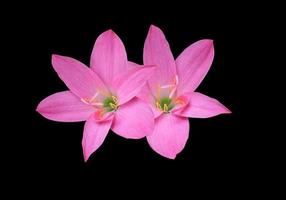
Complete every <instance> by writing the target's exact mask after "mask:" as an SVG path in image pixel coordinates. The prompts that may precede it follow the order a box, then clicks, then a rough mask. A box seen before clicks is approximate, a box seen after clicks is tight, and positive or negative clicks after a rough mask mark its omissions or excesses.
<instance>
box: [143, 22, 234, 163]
mask: <svg viewBox="0 0 286 200" xmlns="http://www.w3.org/2000/svg"><path fill="white" fill-rule="evenodd" d="M213 57H214V47H213V41H212V40H206V39H205V40H200V41H198V42H196V43H194V44H192V45H190V46H189V47H188V48H186V49H185V50H184V51H183V52H182V53H181V54H180V56H179V57H178V58H177V59H176V60H174V58H173V55H172V52H171V50H170V47H169V44H168V42H167V40H166V39H165V36H164V34H163V32H162V31H161V30H160V29H159V28H158V27H155V26H153V25H151V27H150V29H149V32H148V35H147V38H146V40H145V44H144V55H143V60H144V64H145V65H149V64H154V65H156V69H155V72H154V74H153V75H152V77H151V78H150V79H149V80H148V83H147V84H146V85H145V86H144V88H143V89H142V91H141V92H140V93H139V94H138V97H139V98H140V99H142V100H144V101H145V102H147V103H149V105H150V106H151V108H152V110H153V113H154V116H155V128H154V131H153V133H152V134H151V135H149V136H147V141H148V143H149V145H150V146H151V148H152V149H153V150H154V151H155V152H157V153H158V154H160V155H162V156H164V157H167V158H169V159H175V157H176V155H177V154H178V153H180V152H181V151H182V150H183V148H184V146H185V144H186V141H187V139H188V136H189V121H188V117H193V118H208V117H213V116H216V115H219V114H223V113H231V112H230V110H229V109H227V108H226V107H225V106H223V105H222V104H221V103H220V102H218V101H217V100H216V99H213V98H210V97H208V96H206V95H203V94H201V93H199V92H195V90H196V88H197V87H198V86H199V84H200V83H201V81H202V80H203V79H204V77H205V75H206V74H207V72H208V70H209V69H210V66H211V64H212V60H213Z"/></svg>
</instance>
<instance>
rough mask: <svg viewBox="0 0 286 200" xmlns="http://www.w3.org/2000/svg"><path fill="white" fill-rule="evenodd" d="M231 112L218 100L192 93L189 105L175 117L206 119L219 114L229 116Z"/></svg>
mask: <svg viewBox="0 0 286 200" xmlns="http://www.w3.org/2000/svg"><path fill="white" fill-rule="evenodd" d="M229 113H231V111H230V110H229V109H227V108H226V107H225V106H224V105H222V104H221V103H220V102H219V101H218V100H216V99H214V98H211V97H208V96H206V95H203V94H201V93H199V92H193V93H192V94H191V95H190V102H189V104H188V105H187V106H186V107H185V108H184V109H183V110H181V111H178V112H177V113H176V115H180V116H184V117H192V118H208V117H213V116H216V115H219V114H229Z"/></svg>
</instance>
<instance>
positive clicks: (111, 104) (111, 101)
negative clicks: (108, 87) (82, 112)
mask: <svg viewBox="0 0 286 200" xmlns="http://www.w3.org/2000/svg"><path fill="white" fill-rule="evenodd" d="M81 101H82V102H84V103H86V104H88V105H92V106H94V107H95V108H97V111H96V116H97V117H98V118H99V119H100V118H103V117H104V116H107V114H108V113H109V112H112V111H116V110H117V109H118V99H117V97H116V96H114V95H112V94H110V93H107V92H105V93H103V92H97V93H96V94H95V95H94V96H93V97H92V98H84V99H81Z"/></svg>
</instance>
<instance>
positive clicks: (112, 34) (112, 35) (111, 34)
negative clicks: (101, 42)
mask: <svg viewBox="0 0 286 200" xmlns="http://www.w3.org/2000/svg"><path fill="white" fill-rule="evenodd" d="M101 35H108V36H111V37H114V36H117V35H116V33H115V32H114V31H113V30H112V29H108V30H106V31H105V32H103V33H102V34H101Z"/></svg>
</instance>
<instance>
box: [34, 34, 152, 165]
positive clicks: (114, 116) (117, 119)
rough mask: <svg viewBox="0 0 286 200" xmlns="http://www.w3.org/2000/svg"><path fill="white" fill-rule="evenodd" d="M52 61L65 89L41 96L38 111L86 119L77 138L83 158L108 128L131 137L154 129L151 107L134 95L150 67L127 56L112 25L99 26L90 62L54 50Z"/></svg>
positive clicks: (68, 118) (57, 118)
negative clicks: (128, 59)
mask: <svg viewBox="0 0 286 200" xmlns="http://www.w3.org/2000/svg"><path fill="white" fill-rule="evenodd" d="M52 65H53V67H54V69H55V71H56V72H57V74H58V75H59V77H60V78H61V79H62V80H63V82H64V83H65V84H66V86H67V87H68V88H69V91H63V92H59V93H55V94H53V95H51V96H49V97H47V98H45V99H44V100H43V101H41V102H40V104H39V105H38V107H37V111H38V112H39V113H40V114H41V115H43V116H44V117H45V118H47V119H50V120H54V121H60V122H79V121H86V122H85V125H84V131H83V139H82V147H83V154H84V159H85V161H87V160H88V158H89V156H90V155H91V154H92V153H93V152H94V151H96V150H97V149H98V148H99V147H100V146H101V144H102V143H103V141H104V139H105V138H106V136H107V133H108V131H109V129H110V128H111V129H112V131H114V132H115V133H116V134H118V135H120V136H122V137H124V138H131V139H139V138H143V137H145V136H147V135H149V134H151V133H152V132H153V129H154V116H153V113H152V110H151V109H150V107H149V106H148V104H146V103H145V102H144V101H142V100H140V99H139V98H137V97H136V95H137V94H138V92H139V91H140V90H141V88H142V87H143V86H144V85H145V84H146V82H147V80H148V79H149V78H150V77H151V75H152V73H153V72H154V67H153V66H145V67H142V66H139V65H136V64H135V63H131V62H128V61H127V56H126V51H125V47H124V45H123V43H122V41H121V40H120V38H119V37H118V36H117V35H116V34H115V33H114V32H113V31H111V30H108V31H106V32H104V33H103V34H101V35H100V36H99V37H98V38H97V40H96V41H95V44H94V48H93V51H92V55H91V61H90V66H91V68H88V67H86V66H85V65H84V64H83V63H81V62H79V61H77V60H75V59H73V58H70V57H65V56H59V55H53V56H52Z"/></svg>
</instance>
